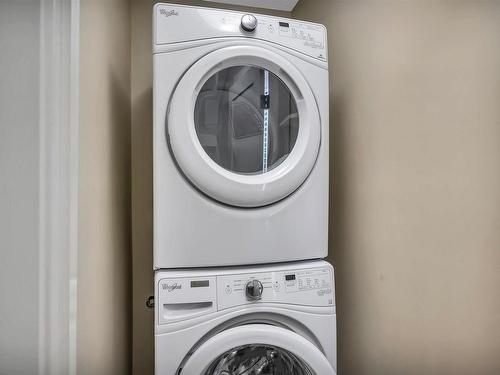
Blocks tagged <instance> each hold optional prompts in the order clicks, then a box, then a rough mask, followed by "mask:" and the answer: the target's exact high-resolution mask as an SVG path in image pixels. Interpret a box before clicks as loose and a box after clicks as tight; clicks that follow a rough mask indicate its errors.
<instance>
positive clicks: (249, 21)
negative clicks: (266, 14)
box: [241, 14, 257, 32]
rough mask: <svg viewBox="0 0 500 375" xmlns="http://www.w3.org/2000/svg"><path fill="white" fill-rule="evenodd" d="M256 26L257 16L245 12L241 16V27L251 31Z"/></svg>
mask: <svg viewBox="0 0 500 375" xmlns="http://www.w3.org/2000/svg"><path fill="white" fill-rule="evenodd" d="M256 27H257V18H255V16H254V15H252V14H245V15H244V16H243V17H241V28H242V29H243V30H245V31H248V32H252V31H254V30H255V28H256Z"/></svg>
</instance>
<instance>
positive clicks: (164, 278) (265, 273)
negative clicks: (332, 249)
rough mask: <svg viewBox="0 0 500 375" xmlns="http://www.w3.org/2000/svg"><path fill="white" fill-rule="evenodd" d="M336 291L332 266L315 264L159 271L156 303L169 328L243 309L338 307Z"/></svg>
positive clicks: (314, 262) (322, 263) (324, 263)
mask: <svg viewBox="0 0 500 375" xmlns="http://www.w3.org/2000/svg"><path fill="white" fill-rule="evenodd" d="M334 290H335V287H334V279H333V268H332V266H331V265H329V264H328V263H326V262H324V261H313V262H305V263H302V266H297V265H296V266H295V267H294V266H290V265H280V266H263V267H258V268H256V267H244V268H225V269H223V270H218V271H217V270H186V271H176V270H172V271H159V272H158V274H157V289H156V301H157V304H158V305H157V306H158V313H159V317H158V318H159V323H160V324H165V323H172V322H177V321H181V320H185V319H190V318H195V317H198V316H202V315H205V314H209V313H212V312H215V311H221V310H225V309H229V308H232V307H238V306H245V305H255V304H270V303H271V304H283V305H297V306H311V307H327V306H334V305H335V293H334Z"/></svg>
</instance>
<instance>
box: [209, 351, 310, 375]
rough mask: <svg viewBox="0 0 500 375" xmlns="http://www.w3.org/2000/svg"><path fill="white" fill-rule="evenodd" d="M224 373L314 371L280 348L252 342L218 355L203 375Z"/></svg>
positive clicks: (290, 374)
mask: <svg viewBox="0 0 500 375" xmlns="http://www.w3.org/2000/svg"><path fill="white" fill-rule="evenodd" d="M226 374H248V375H251V374H256V375H257V374H259V375H279V374H283V375H285V374H286V375H314V372H313V371H312V370H311V368H310V367H309V365H308V364H307V363H304V362H303V361H302V360H301V359H300V358H298V357H297V356H295V354H293V353H290V352H288V351H286V350H284V349H282V348H279V347H276V346H270V345H262V344H252V345H244V346H240V347H238V348H233V349H230V350H228V351H227V352H225V353H224V354H222V355H220V356H219V358H217V359H216V360H215V361H213V362H212V364H211V365H210V367H209V368H208V370H207V371H205V373H204V374H203V375H226Z"/></svg>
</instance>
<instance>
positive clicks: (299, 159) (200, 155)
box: [167, 46, 321, 207]
mask: <svg viewBox="0 0 500 375" xmlns="http://www.w3.org/2000/svg"><path fill="white" fill-rule="evenodd" d="M167 130H168V136H169V141H170V145H171V150H172V153H173V155H174V157H175V159H176V161H177V163H178V165H179V166H180V168H181V169H182V171H183V173H184V174H185V176H186V177H187V178H188V179H189V180H190V181H191V182H192V183H193V184H194V185H195V186H196V187H197V188H198V189H199V190H201V191H202V192H204V193H205V194H207V195H208V196H210V197H212V198H213V199H215V200H218V201H220V202H223V203H226V204H229V205H233V206H239V207H259V206H265V205H268V204H271V203H274V202H277V201H279V200H281V199H283V198H285V197H287V196H288V195H290V194H291V193H293V192H294V191H295V190H296V189H297V188H298V187H300V185H301V184H302V183H303V182H304V181H305V179H306V178H307V177H308V175H309V174H310V173H311V170H312V169H313V167H314V164H315V162H316V158H317V155H318V152H319V147H320V139H321V126H320V117H319V111H318V107H317V104H316V101H315V99H314V96H313V93H312V91H311V89H310V87H309V85H308V83H307V81H306V80H305V78H304V77H303V75H302V74H301V73H300V72H299V71H298V69H297V68H295V66H294V65H293V64H291V63H290V62H289V61H288V60H287V59H285V58H284V57H282V56H281V55H279V54H277V53H275V52H272V51H270V50H269V49H264V48H260V47H256V46H231V47H226V48H222V49H219V50H216V51H214V52H212V53H209V54H207V55H206V56H205V57H203V58H201V59H200V60H198V61H197V62H196V63H195V64H193V65H192V66H191V67H190V68H189V69H188V70H187V71H186V73H185V74H184V76H183V77H182V78H181V80H180V81H179V83H178V85H177V88H176V90H175V92H174V94H173V96H172V99H171V102H170V105H169V111H168V114H167Z"/></svg>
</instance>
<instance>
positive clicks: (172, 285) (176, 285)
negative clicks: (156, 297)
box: [161, 283, 182, 292]
mask: <svg viewBox="0 0 500 375" xmlns="http://www.w3.org/2000/svg"><path fill="white" fill-rule="evenodd" d="M161 287H162V289H163V290H166V291H167V292H173V291H174V290H180V289H182V284H180V283H166V284H161Z"/></svg>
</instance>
